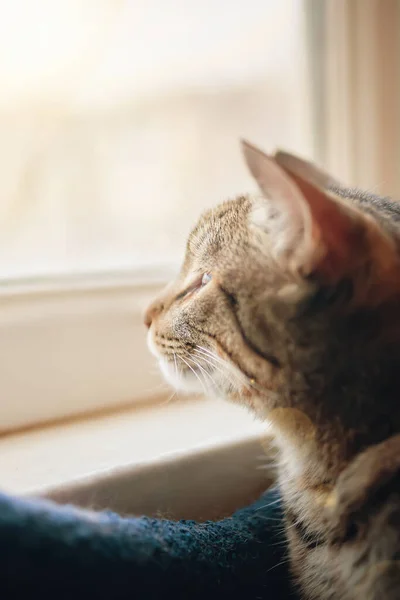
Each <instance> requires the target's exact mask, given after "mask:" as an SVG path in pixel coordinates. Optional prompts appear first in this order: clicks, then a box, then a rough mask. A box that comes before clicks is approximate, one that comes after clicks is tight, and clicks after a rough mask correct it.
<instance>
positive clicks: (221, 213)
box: [187, 196, 252, 260]
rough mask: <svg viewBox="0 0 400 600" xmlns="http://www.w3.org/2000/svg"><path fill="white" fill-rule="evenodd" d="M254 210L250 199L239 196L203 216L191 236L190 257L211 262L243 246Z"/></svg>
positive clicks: (188, 253) (188, 251)
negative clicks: (224, 252)
mask: <svg viewBox="0 0 400 600" xmlns="http://www.w3.org/2000/svg"><path fill="white" fill-rule="evenodd" d="M251 207H252V200H251V198H250V197H248V196H240V197H238V198H235V199H233V200H228V201H226V202H223V203H222V204H220V205H218V206H216V207H215V208H212V209H210V210H207V211H206V212H205V213H203V215H202V216H201V217H200V219H199V220H198V222H197V224H196V226H195V227H194V229H193V230H192V232H191V234H190V236H189V239H188V243H187V255H188V256H187V258H192V259H194V260H196V259H197V260H201V259H210V258H213V257H214V256H216V255H218V254H219V253H220V252H221V251H223V250H225V251H229V249H230V248H232V247H235V248H236V249H239V248H240V247H241V246H243V244H245V241H246V240H247V237H248V217H249V212H250V210H251Z"/></svg>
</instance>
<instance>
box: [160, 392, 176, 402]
mask: <svg viewBox="0 0 400 600" xmlns="http://www.w3.org/2000/svg"><path fill="white" fill-rule="evenodd" d="M176 397H177V391H176V390H175V391H174V392H173V393H172V394H171V395H170V396H169V397H168V398H167V399H166V400H164V402H161V403H160V406H165V405H167V404H170V402H172V400H173V399H174V398H176Z"/></svg>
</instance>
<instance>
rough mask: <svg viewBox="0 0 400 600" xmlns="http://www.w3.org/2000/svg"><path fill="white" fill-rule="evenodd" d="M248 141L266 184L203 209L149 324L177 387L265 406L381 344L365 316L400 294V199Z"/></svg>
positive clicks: (249, 157)
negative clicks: (356, 187)
mask: <svg viewBox="0 0 400 600" xmlns="http://www.w3.org/2000/svg"><path fill="white" fill-rule="evenodd" d="M242 148H243V153H244V157H245V161H246V163H247V165H248V167H249V170H250V172H251V174H252V175H253V177H254V178H255V179H256V181H257V183H258V186H259V189H260V194H259V195H258V196H244V197H239V198H236V199H234V200H230V201H228V202H225V203H223V204H221V205H220V206H217V207H216V208H214V209H212V210H209V211H208V212H206V213H205V214H204V215H203V216H202V217H201V218H200V220H199V222H198V223H197V225H196V227H195V228H194V229H193V231H192V233H191V234H190V236H189V239H188V242H187V249H186V256H185V260H184V263H183V266H182V269H181V272H180V275H179V276H178V278H177V279H176V281H173V282H172V283H171V284H170V285H169V286H168V287H167V289H166V290H165V291H164V292H163V293H162V294H161V295H160V296H159V297H158V298H157V299H156V300H155V301H154V303H153V304H152V305H151V306H150V307H149V308H148V310H147V313H146V324H147V326H148V327H149V334H148V339H149V346H150V349H151V351H152V352H153V353H154V354H155V355H156V356H157V358H158V359H159V361H160V366H161V369H162V371H163V373H164V375H165V377H166V378H167V380H168V381H169V382H170V383H172V385H173V386H175V387H176V388H178V389H182V390H187V391H196V392H198V391H206V392H208V393H216V394H218V395H220V396H223V397H226V398H230V399H233V400H238V401H241V402H243V403H245V404H247V405H248V406H250V407H251V408H252V409H253V410H255V412H257V413H258V414H259V415H264V414H266V413H267V412H268V410H270V409H271V408H276V407H279V406H280V405H281V404H282V403H286V405H287V404H288V403H290V402H291V401H292V402H294V400H293V399H292V400H290V398H288V394H289V395H290V394H291V393H292V395H293V397H294V396H295V395H296V389H299V390H300V389H304V390H305V389H306V388H307V385H308V384H309V385H314V386H315V388H318V386H319V385H321V393H322V389H325V387H326V386H325V383H324V384H322V383H321V378H322V379H324V376H325V375H326V377H327V378H328V379H329V377H330V374H329V368H330V365H329V364H328V363H327V362H326V361H328V360H330V361H332V360H335V361H336V363H337V365H342V363H343V365H342V366H343V369H342V370H343V373H344V372H345V371H346V368H347V367H346V360H347V363H348V361H349V360H351V359H352V357H354V356H355V354H356V348H355V345H356V344H360V343H363V344H364V343H365V344H369V343H372V342H371V340H370V338H369V337H368V335H369V334H368V332H367V331H364V329H365V328H364V329H363V327H364V320H363V318H364V316H365V315H367V316H368V318H369V319H370V321H371V315H373V314H375V313H376V314H377V315H378V314H379V315H380V316H381V315H382V310H381V309H382V307H383V306H386V307H388V306H390V305H392V304H393V303H395V302H397V301H398V299H399V292H400V266H399V265H400V261H399V249H398V247H399V235H398V228H397V226H396V223H395V221H396V220H397V221H398V220H399V219H400V207H399V206H398V205H397V204H395V203H392V202H389V201H387V200H384V199H377V198H376V197H372V196H369V195H368V194H360V193H359V192H354V191H347V192H344V191H343V189H342V188H340V187H339V186H337V184H336V183H335V182H334V181H333V180H332V179H331V178H330V177H329V176H328V175H327V174H326V173H324V172H323V171H321V170H319V169H318V168H317V167H315V166H314V165H311V164H310V163H308V162H306V161H303V160H301V159H299V158H297V157H294V156H292V155H289V154H286V153H283V152H278V153H276V154H275V155H274V156H267V155H266V154H264V153H263V152H262V151H260V150H258V149H256V148H255V147H254V146H251V145H250V144H248V143H245V142H243V144H242ZM365 318H367V317H365ZM370 321H369V322H370ZM399 321H400V318H399ZM368 327H369V326H368ZM368 327H367V329H368ZM364 337H365V339H364ZM370 337H371V336H370ZM324 338H325V339H324ZM367 338H368V339H367ZM334 352H338V353H339V355H338V356H337V357H336V359H333V354H332V353H334ZM329 353H330V354H329ZM346 353H348V357H347V358H346ZM361 354H362V352H361ZM331 366H332V365H331ZM332 368H333V366H332ZM338 368H339V367H338ZM354 368H357V365H356V364H355V365H354ZM325 371H326V373H325ZM307 377H308V379H307ZM288 378H289V379H290V380H291V383H290V385H289V386H288ZM307 382H308V383H307ZM344 384H345V381H344V380H343V385H344ZM288 390H289V391H288ZM290 390H292V391H290Z"/></svg>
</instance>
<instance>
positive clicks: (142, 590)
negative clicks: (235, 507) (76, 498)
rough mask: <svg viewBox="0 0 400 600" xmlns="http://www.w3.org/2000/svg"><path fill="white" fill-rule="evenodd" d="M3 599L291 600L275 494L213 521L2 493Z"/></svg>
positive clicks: (0, 571)
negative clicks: (84, 507) (128, 513)
mask: <svg viewBox="0 0 400 600" xmlns="http://www.w3.org/2000/svg"><path fill="white" fill-rule="evenodd" d="M0 589H1V598H2V599H3V600H9V599H11V598H40V599H41V600H44V599H47V598H52V599H54V598H57V599H58V600H59V599H64V598H68V599H73V600H80V599H83V598H85V599H86V600H87V599H91V598H96V599H101V598H107V600H110V599H128V598H129V599H141V598H143V599H146V600H151V599H155V598H157V599H159V598H171V599H172V598H174V599H177V598H188V599H200V598H202V599H205V598H206V599H210V598H216V599H217V598H218V599H219V600H223V599H225V598H226V599H228V598H229V600H235V599H239V598H241V599H246V600H248V599H252V598H254V599H256V598H257V599H264V598H268V599H271V598H279V599H284V598H289V597H290V598H292V597H293V596H292V595H291V593H290V583H289V574H288V569H287V554H286V546H285V540H284V536H283V532H282V514H281V507H280V502H279V494H278V492H277V490H271V491H269V492H268V493H266V494H264V495H263V496H262V497H261V498H260V499H259V500H258V501H257V502H256V503H255V504H253V505H251V506H250V507H247V508H244V509H242V510H239V511H238V512H236V513H235V514H234V515H233V516H232V517H230V518H227V519H223V520H221V521H218V522H206V523H196V522H194V521H178V522H173V521H169V520H163V519H153V518H147V517H138V518H122V517H120V516H118V515H116V514H113V513H110V512H99V513H92V514H90V513H87V514H85V513H84V512H82V511H79V509H75V508H74V507H72V506H61V507H60V506H58V505H56V504H54V503H52V502H48V501H43V500H25V499H19V498H11V497H10V496H7V495H2V494H0Z"/></svg>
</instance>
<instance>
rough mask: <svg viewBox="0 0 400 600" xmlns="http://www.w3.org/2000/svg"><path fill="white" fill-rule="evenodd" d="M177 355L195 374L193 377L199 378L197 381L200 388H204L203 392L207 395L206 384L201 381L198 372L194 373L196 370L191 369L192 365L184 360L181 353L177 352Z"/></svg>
mask: <svg viewBox="0 0 400 600" xmlns="http://www.w3.org/2000/svg"><path fill="white" fill-rule="evenodd" d="M177 356H178V358H179V359H180V360H181V361H182V362H184V363H185V365H186V366H187V367H188V368H189V369H190V370H191V371H192V373H193V374H194V375H195V377H197V379H198V380H199V382H200V385H201V387H202V388H203V390H204V394H205V395H206V396H207V395H208V391H207V388H206V386H205V385H204V382H203V381H202V379H201V378H200V376H199V374H198V373H196V371H195V370H194V369H193V367H192V366H191V365H190V364H189V363H188V362H187V361H186V360H185V359H184V358H183V356H182V355H180V354H178V355H177Z"/></svg>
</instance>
